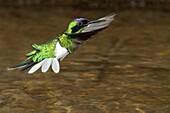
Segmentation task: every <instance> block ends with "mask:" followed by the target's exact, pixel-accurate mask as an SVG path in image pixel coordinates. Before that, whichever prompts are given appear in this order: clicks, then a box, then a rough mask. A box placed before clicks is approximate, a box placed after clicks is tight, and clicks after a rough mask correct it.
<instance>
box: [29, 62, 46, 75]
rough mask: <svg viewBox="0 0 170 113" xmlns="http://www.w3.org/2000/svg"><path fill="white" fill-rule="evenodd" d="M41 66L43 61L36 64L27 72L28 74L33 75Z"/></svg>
mask: <svg viewBox="0 0 170 113" xmlns="http://www.w3.org/2000/svg"><path fill="white" fill-rule="evenodd" d="M43 64H44V60H42V61H41V62H39V63H38V64H36V65H34V66H33V67H32V68H31V69H30V70H29V71H28V74H32V73H34V72H35V71H37V70H38V69H39V68H40V67H41V66H42V65H43Z"/></svg>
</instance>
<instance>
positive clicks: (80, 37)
mask: <svg viewBox="0 0 170 113" xmlns="http://www.w3.org/2000/svg"><path fill="white" fill-rule="evenodd" d="M115 15H116V14H114V13H113V14H110V15H108V16H105V17H103V18H100V19H98V20H94V21H90V22H89V23H88V24H87V26H85V27H84V28H83V30H82V31H81V32H80V33H72V34H68V36H70V37H71V38H73V39H74V42H73V48H74V49H76V48H77V47H78V46H79V45H80V44H82V43H83V42H85V41H86V40H88V39H90V38H91V37H92V36H93V35H95V34H96V33H98V32H99V31H101V30H103V29H105V28H107V27H108V26H109V25H110V23H111V22H112V20H114V16H115Z"/></svg>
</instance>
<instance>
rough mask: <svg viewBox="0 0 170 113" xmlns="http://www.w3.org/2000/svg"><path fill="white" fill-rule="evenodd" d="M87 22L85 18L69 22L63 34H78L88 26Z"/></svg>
mask: <svg viewBox="0 0 170 113" xmlns="http://www.w3.org/2000/svg"><path fill="white" fill-rule="evenodd" d="M88 22H89V20H88V19H85V18H75V19H74V20H73V21H71V22H70V24H69V25H68V29H67V30H66V32H65V33H68V34H72V33H80V32H81V31H82V30H83V28H84V27H85V26H87V25H88Z"/></svg>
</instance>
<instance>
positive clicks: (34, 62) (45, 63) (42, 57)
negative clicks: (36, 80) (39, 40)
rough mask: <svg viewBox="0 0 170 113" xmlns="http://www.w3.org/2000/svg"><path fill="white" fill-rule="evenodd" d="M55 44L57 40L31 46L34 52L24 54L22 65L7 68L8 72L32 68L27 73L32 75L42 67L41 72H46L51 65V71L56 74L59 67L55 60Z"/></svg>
mask: <svg viewBox="0 0 170 113" xmlns="http://www.w3.org/2000/svg"><path fill="white" fill-rule="evenodd" d="M56 42H57V40H53V41H51V42H48V43H44V44H41V45H36V44H34V45H32V47H33V48H34V50H33V51H31V52H29V53H27V54H26V56H27V59H26V60H25V61H24V62H23V63H20V64H17V65H15V66H12V67H10V68H8V70H14V69H18V68H20V71H24V70H26V69H28V68H31V67H32V68H31V69H30V70H29V72H28V73H29V74H32V73H34V72H35V71H36V70H38V69H39V68H40V67H42V68H41V70H42V72H47V70H48V69H49V67H50V65H52V69H53V71H54V72H55V73H58V72H59V69H60V67H59V62H58V60H57V59H56V58H55V46H56Z"/></svg>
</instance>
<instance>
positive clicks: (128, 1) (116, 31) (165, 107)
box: [0, 0, 170, 113]
mask: <svg viewBox="0 0 170 113" xmlns="http://www.w3.org/2000/svg"><path fill="white" fill-rule="evenodd" d="M113 12H115V13H116V14H117V15H116V17H115V20H114V21H113V22H112V23H111V25H110V27H109V28H107V29H105V30H103V31H102V32H100V33H98V34H97V35H96V36H95V38H93V39H91V40H89V41H88V42H87V43H86V44H84V45H83V46H81V47H80V48H79V49H78V50H77V51H76V52H75V53H74V54H72V55H70V56H68V57H67V58H65V59H64V60H63V61H62V62H61V70H60V73H59V74H54V73H53V72H52V71H51V70H49V71H48V72H47V73H45V74H44V73H42V72H40V71H37V72H36V73H35V74H32V75H28V74H27V71H25V72H18V71H17V70H15V71H7V67H9V66H12V65H15V64H17V63H20V62H22V61H24V59H25V54H26V53H27V52H29V51H30V50H32V48H31V44H34V43H36V44H40V43H43V42H46V41H49V40H52V39H54V38H55V37H57V36H58V35H59V34H60V33H62V32H63V31H64V30H65V29H66V28H67V25H68V23H69V22H70V21H71V20H73V19H74V18H76V17H85V18H88V19H90V20H94V19H98V18H100V17H102V16H106V15H108V14H110V13H113ZM0 53H1V54H0V62H1V63H0V113H170V101H169V100H170V77H169V75H170V0H65V1H63V0H0Z"/></svg>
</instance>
